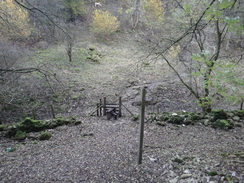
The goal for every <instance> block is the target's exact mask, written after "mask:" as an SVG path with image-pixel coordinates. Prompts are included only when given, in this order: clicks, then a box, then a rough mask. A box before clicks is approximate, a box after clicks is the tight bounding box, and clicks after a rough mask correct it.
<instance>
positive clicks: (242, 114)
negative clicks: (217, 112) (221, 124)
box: [232, 110, 244, 120]
mask: <svg viewBox="0 0 244 183" xmlns="http://www.w3.org/2000/svg"><path fill="white" fill-rule="evenodd" d="M232 113H233V114H234V115H235V116H239V117H240V118H241V119H242V120H243V119H244V110H235V111H232Z"/></svg>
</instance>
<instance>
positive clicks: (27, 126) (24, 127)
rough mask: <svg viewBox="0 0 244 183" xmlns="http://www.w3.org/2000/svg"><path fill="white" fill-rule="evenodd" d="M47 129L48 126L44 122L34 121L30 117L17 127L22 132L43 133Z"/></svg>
mask: <svg viewBox="0 0 244 183" xmlns="http://www.w3.org/2000/svg"><path fill="white" fill-rule="evenodd" d="M46 127H47V124H45V123H43V122H42V121H38V120H33V119H31V118H29V117H27V118H26V119H25V120H24V121H22V122H20V123H19V124H18V125H17V128H18V129H20V130H21V131H26V132H33V131H34V132H36V131H41V130H43V129H45V128H46Z"/></svg>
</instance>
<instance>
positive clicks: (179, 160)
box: [172, 158, 184, 164]
mask: <svg viewBox="0 0 244 183" xmlns="http://www.w3.org/2000/svg"><path fill="white" fill-rule="evenodd" d="M172 161H173V162H176V163H179V164H184V160H183V159H180V158H175V159H173V160H172Z"/></svg>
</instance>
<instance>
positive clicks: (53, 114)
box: [50, 104, 56, 118]
mask: <svg viewBox="0 0 244 183" xmlns="http://www.w3.org/2000/svg"><path fill="white" fill-rule="evenodd" d="M50 107H51V113H52V117H53V118H56V116H55V112H54V108H53V105H52V104H51V105H50Z"/></svg>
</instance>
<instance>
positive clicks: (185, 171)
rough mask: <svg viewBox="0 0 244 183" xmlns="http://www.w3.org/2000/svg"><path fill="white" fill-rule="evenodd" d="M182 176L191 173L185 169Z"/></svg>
mask: <svg viewBox="0 0 244 183" xmlns="http://www.w3.org/2000/svg"><path fill="white" fill-rule="evenodd" d="M183 173H184V174H190V173H191V171H190V170H188V169H186V170H184V172H183Z"/></svg>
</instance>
